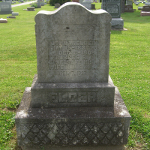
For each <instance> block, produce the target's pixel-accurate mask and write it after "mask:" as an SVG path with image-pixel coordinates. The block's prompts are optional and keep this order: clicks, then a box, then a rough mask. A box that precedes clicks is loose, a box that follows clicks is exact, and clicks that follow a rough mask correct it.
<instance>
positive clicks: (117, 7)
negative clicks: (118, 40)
mask: <svg viewBox="0 0 150 150" xmlns="http://www.w3.org/2000/svg"><path fill="white" fill-rule="evenodd" d="M121 5H122V3H121V0H102V9H104V10H106V11H107V12H108V13H110V14H111V16H112V21H111V25H112V29H119V30H120V29H121V30H122V29H123V26H124V21H123V19H122V18H120V17H121Z"/></svg>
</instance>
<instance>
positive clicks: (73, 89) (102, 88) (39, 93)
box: [31, 76, 115, 108]
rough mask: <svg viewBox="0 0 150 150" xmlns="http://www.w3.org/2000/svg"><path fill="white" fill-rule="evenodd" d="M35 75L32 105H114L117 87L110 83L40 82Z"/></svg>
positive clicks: (32, 88)
mask: <svg viewBox="0 0 150 150" xmlns="http://www.w3.org/2000/svg"><path fill="white" fill-rule="evenodd" d="M37 81H38V80H37V76H35V78H34V81H33V84H32V87H31V91H32V101H31V107H39V108H41V107H73V106H79V107H82V106H84V107H85V106H91V107H92V106H99V107H113V106H114V91H115V87H114V85H113V83H112V82H111V81H109V82H108V83H55V84H53V83H38V82H37Z"/></svg>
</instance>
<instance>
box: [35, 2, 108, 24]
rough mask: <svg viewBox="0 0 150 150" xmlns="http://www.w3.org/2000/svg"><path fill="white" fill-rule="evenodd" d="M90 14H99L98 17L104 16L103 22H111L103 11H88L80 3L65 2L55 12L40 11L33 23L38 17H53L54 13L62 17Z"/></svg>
mask: <svg viewBox="0 0 150 150" xmlns="http://www.w3.org/2000/svg"><path fill="white" fill-rule="evenodd" d="M72 8H73V9H72ZM87 12H89V13H92V14H97V15H98V14H99V15H102V14H103V15H105V21H108V22H110V21H111V16H110V15H109V13H108V12H107V11H105V10H103V9H98V10H89V9H87V8H86V7H84V6H83V5H81V4H80V3H77V2H67V3H65V4H63V5H61V6H60V7H59V8H58V9H56V10H55V11H45V10H41V11H39V12H38V13H37V15H36V16H35V22H38V16H39V15H54V14H56V13H63V14H64V15H65V14H66V13H68V15H69V13H70V15H72V14H74V15H75V14H76V13H78V14H80V15H82V13H87Z"/></svg>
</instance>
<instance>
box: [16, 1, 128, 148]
mask: <svg viewBox="0 0 150 150" xmlns="http://www.w3.org/2000/svg"><path fill="white" fill-rule="evenodd" d="M110 21H111V16H110V14H108V13H107V12H106V11H104V10H96V11H89V10H87V9H86V8H85V7H83V6H82V5H80V4H79V3H73V2H72V3H65V4H64V5H62V6H61V7H60V8H59V9H57V10H56V11H53V12H52V11H50V12H48V11H40V12H39V13H38V14H37V15H36V17H35V22H36V25H35V33H36V49H37V70H38V75H35V77H34V80H33V83H32V86H31V87H27V88H26V90H25V92H24V95H23V99H22V101H21V104H20V106H19V109H18V111H17V114H16V118H15V121H16V129H17V138H18V144H19V146H21V148H22V149H23V150H41V149H46V150H51V149H52V150H58V149H63V150H79V149H80V150H85V149H86V150H99V149H110V150H117V149H118V150H119V149H120V150H121V149H122V148H123V145H124V144H126V143H127V139H128V130H129V124H130V115H129V113H128V111H127V109H126V106H125V105H124V103H123V100H122V98H121V96H120V94H119V91H118V90H117V88H116V87H115V86H114V85H113V82H112V80H111V78H110V77H109V46H110V28H111V25H110Z"/></svg>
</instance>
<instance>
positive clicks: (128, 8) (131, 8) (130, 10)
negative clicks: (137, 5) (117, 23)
mask: <svg viewBox="0 0 150 150" xmlns="http://www.w3.org/2000/svg"><path fill="white" fill-rule="evenodd" d="M125 12H134V10H133V6H132V5H125Z"/></svg>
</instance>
